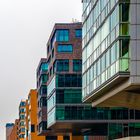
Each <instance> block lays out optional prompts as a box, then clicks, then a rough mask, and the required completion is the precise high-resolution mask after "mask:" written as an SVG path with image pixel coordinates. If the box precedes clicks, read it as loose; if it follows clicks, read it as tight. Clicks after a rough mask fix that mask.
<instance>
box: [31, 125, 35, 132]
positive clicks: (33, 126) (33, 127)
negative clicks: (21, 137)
mask: <svg viewBox="0 0 140 140" xmlns="http://www.w3.org/2000/svg"><path fill="white" fill-rule="evenodd" d="M31 132H35V125H33V124H31Z"/></svg>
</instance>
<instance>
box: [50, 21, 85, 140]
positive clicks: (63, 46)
mask: <svg viewBox="0 0 140 140" xmlns="http://www.w3.org/2000/svg"><path fill="white" fill-rule="evenodd" d="M81 27H82V24H81V23H68V24H67V23H64V24H63V23H58V24H55V26H54V28H53V31H52V33H51V35H50V38H49V40H48V43H47V63H48V81H47V128H48V133H47V134H48V135H63V139H64V140H66V139H70V137H72V136H70V135H71V134H72V131H70V130H69V129H70V128H69V126H70V125H71V124H72V123H73V121H72V120H74V121H75V120H76V118H74V116H70V115H69V114H70V113H72V108H73V112H74V111H75V110H77V108H78V105H79V106H81V107H82V106H83V105H82V104H81V86H82V82H81V65H82V60H81V56H82V48H81V37H82V29H81ZM66 108H67V109H68V110H65V109H66ZM66 113H67V118H65V116H66V115H65V114H66ZM73 115H75V114H73ZM75 117H78V116H75ZM66 120H71V122H70V121H69V122H68V123H67V124H65V123H64V122H65V121H66ZM63 124H64V125H63ZM49 130H50V131H49ZM51 130H52V131H53V132H51ZM70 132H71V133H70ZM75 132H76V131H75ZM78 139H82V137H77V140H78Z"/></svg>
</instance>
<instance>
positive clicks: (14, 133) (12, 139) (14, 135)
mask: <svg viewBox="0 0 140 140" xmlns="http://www.w3.org/2000/svg"><path fill="white" fill-rule="evenodd" d="M18 127H19V119H16V120H15V123H14V126H13V128H12V130H11V133H10V135H9V139H8V140H19V137H18V133H19V129H18Z"/></svg>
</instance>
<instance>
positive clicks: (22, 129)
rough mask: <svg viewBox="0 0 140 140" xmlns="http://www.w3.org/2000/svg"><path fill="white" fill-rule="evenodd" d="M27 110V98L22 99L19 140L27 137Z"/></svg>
mask: <svg viewBox="0 0 140 140" xmlns="http://www.w3.org/2000/svg"><path fill="white" fill-rule="evenodd" d="M25 110H26V100H21V102H20V105H19V140H24V138H25V121H26V120H25Z"/></svg>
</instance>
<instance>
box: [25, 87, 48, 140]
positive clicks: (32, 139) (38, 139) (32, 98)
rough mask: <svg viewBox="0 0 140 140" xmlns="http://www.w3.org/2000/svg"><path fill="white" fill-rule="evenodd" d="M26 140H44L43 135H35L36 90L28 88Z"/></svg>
mask: <svg viewBox="0 0 140 140" xmlns="http://www.w3.org/2000/svg"><path fill="white" fill-rule="evenodd" d="M28 107H29V112H28V128H27V130H28V140H46V138H45V136H38V135H37V91H36V90H33V89H32V90H30V92H29V95H28Z"/></svg>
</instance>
